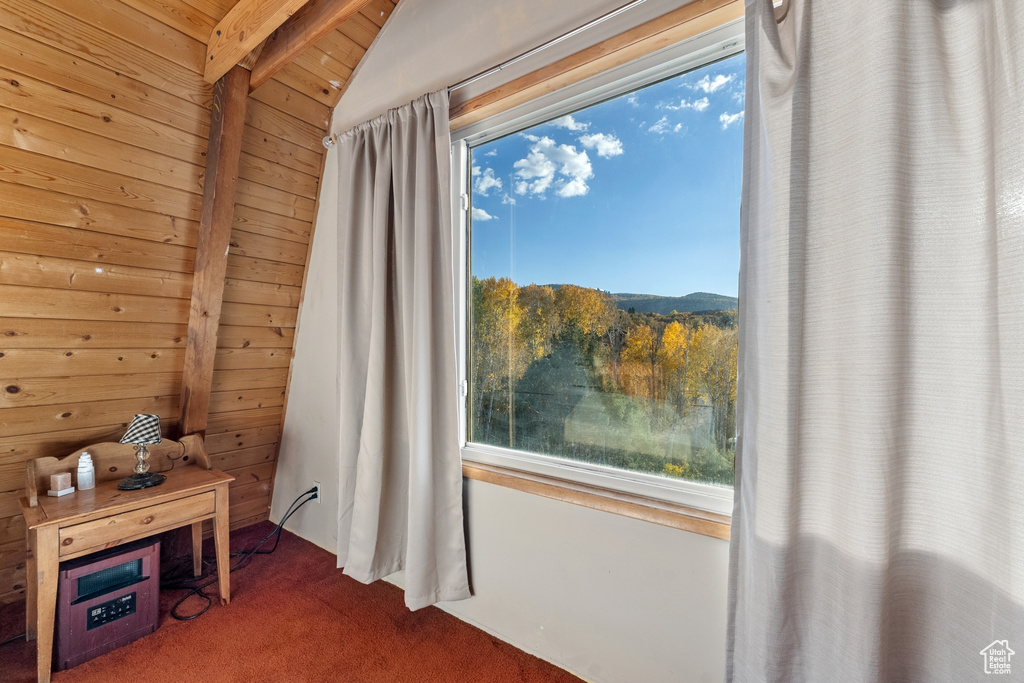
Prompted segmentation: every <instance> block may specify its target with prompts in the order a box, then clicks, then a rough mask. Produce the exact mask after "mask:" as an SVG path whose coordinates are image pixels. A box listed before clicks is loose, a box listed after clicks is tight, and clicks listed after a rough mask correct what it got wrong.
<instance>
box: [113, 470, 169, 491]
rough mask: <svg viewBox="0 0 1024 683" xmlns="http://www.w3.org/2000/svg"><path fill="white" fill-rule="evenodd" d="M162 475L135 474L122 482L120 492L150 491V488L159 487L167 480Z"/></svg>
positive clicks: (119, 485) (118, 486)
mask: <svg viewBox="0 0 1024 683" xmlns="http://www.w3.org/2000/svg"><path fill="white" fill-rule="evenodd" d="M166 479H167V477H165V476H164V475H162V474H157V473H156V472H146V473H145V474H133V475H131V476H129V477H125V478H124V479H122V480H121V483H120V484H118V485H117V488H118V490H120V491H135V490H137V489H148V488H149V487H150V486H159V485H160V484H162V483H164V480H166Z"/></svg>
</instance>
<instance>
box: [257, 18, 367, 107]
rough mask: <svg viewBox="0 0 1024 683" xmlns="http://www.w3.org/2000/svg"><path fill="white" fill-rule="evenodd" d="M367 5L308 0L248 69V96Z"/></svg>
mask: <svg viewBox="0 0 1024 683" xmlns="http://www.w3.org/2000/svg"><path fill="white" fill-rule="evenodd" d="M368 4H370V0H310V1H309V2H308V3H307V4H306V5H305V6H304V7H303V8H302V9H300V10H299V11H298V12H296V13H295V15H294V16H293V17H292V18H291V19H289V20H288V21H286V22H285V23H284V24H282V25H281V27H280V28H279V29H277V30H276V31H274V33H273V35H271V36H270V38H268V39H267V42H266V44H265V45H264V46H263V52H261V53H260V58H259V59H258V60H257V61H256V64H255V66H253V68H252V78H251V79H250V81H249V92H252V91H253V90H255V89H256V88H258V87H260V86H261V85H263V84H264V83H266V82H267V81H269V80H270V79H271V78H273V77H274V74H276V73H277V72H278V71H280V70H281V69H283V68H284V67H286V66H288V65H289V64H291V63H292V61H293V60H294V59H295V58H296V57H298V56H299V55H301V54H302V53H303V52H305V51H306V50H307V49H308V48H309V47H310V46H312V45H315V44H316V43H318V42H320V39H321V38H323V37H324V36H326V35H327V34H329V33H330V32H331V31H333V30H334V29H336V28H338V26H340V25H341V24H342V23H344V22H345V20H346V19H348V18H349V17H351V16H352V15H353V14H355V13H356V12H358V11H359V10H361V9H362V8H363V7H365V6H366V5H368Z"/></svg>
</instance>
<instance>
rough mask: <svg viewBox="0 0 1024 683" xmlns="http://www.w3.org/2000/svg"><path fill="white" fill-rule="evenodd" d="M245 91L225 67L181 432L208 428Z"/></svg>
mask: <svg viewBox="0 0 1024 683" xmlns="http://www.w3.org/2000/svg"><path fill="white" fill-rule="evenodd" d="M248 92H249V72H248V71H246V70H245V69H242V68H241V67H236V68H233V69H231V70H230V71H228V72H227V73H226V74H225V75H224V77H223V78H221V79H220V80H218V81H217V84H216V86H215V87H214V96H213V106H212V108H211V110H210V111H211V118H210V146H209V148H208V150H207V154H206V159H207V163H206V184H205V186H204V191H203V213H202V218H201V219H200V230H199V241H198V243H197V246H196V266H195V273H194V275H193V279H192V299H191V304H190V307H189V322H188V341H187V343H186V345H185V366H184V371H183V374H182V384H181V397H182V401H181V412H180V418H179V426H180V428H181V430H182V433H183V434H192V433H200V434H201V433H203V431H204V430H205V429H206V413H207V408H208V406H209V402H210V384H211V381H212V378H213V360H214V356H215V350H216V348H217V326H218V325H219V323H220V316H221V304H222V300H223V295H224V274H225V271H226V269H227V255H228V244H229V241H230V238H231V223H232V216H233V215H234V200H235V187H236V184H237V180H238V165H239V162H240V159H241V154H242V130H243V129H244V127H245V106H246V99H247V97H246V96H247V94H248ZM243 324H253V323H251V322H246V323H243Z"/></svg>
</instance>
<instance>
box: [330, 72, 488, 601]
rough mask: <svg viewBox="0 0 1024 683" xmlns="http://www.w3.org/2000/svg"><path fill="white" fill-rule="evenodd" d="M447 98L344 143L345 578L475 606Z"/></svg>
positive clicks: (410, 109)
mask: <svg viewBox="0 0 1024 683" xmlns="http://www.w3.org/2000/svg"><path fill="white" fill-rule="evenodd" d="M450 144H451V143H450V138H449V133H448V95H447V92H446V91H441V92H437V93H433V94H430V95H426V96H424V97H422V98H420V99H418V100H416V101H414V102H412V103H410V104H409V105H407V106H404V107H399V108H397V109H393V110H391V111H389V112H387V113H386V114H384V115H382V116H380V117H378V118H376V119H374V120H372V121H369V122H367V123H364V124H362V125H360V126H358V127H356V128H354V129H353V130H351V131H349V132H347V133H345V134H344V135H342V136H341V137H340V138H339V139H338V149H337V161H338V169H339V174H338V179H339V188H338V202H339V206H338V252H339V253H338V288H339V289H338V331H339V337H340V340H341V345H340V348H339V349H338V351H339V354H340V363H339V378H338V379H339V391H340V409H341V435H340V444H341V445H340V453H339V457H340V487H339V490H340V492H341V504H340V509H339V519H338V566H343V567H344V568H345V569H344V571H345V573H346V574H348V575H349V576H352V577H354V578H356V579H358V580H360V581H363V582H370V581H374V580H377V579H379V578H382V577H384V576H387V575H389V574H392V573H394V572H396V571H399V570H402V569H404V570H405V601H406V604H407V605H408V606H409V608H410V609H419V608H421V607H425V606H427V605H431V604H433V603H435V602H438V601H442V600H460V599H463V598H466V597H469V584H468V580H467V572H466V550H465V538H464V535H463V525H462V469H461V461H460V453H459V434H458V417H457V415H458V414H457V396H458V392H457V390H456V377H457V374H456V365H455V364H456V356H455V323H454V284H453V279H452V274H453V268H452V247H451V244H452V234H451V193H450V187H451V157H450Z"/></svg>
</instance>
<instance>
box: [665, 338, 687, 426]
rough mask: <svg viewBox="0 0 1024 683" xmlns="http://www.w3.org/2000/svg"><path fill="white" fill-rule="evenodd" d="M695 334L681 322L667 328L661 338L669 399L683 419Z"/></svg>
mask: <svg viewBox="0 0 1024 683" xmlns="http://www.w3.org/2000/svg"><path fill="white" fill-rule="evenodd" d="M692 336H693V332H692V331H691V330H690V328H688V327H686V326H685V325H683V324H682V323H680V322H679V321H673V322H671V323H669V324H668V325H667V326H666V327H665V332H664V333H663V334H662V337H661V347H662V348H661V359H662V368H663V372H664V377H665V382H666V383H667V385H668V387H667V391H666V393H667V394H668V398H669V399H670V400H674V401H675V403H676V409H677V410H678V411H679V415H680V416H681V417H686V401H687V389H688V382H687V380H688V379H689V373H690V372H692V369H691V368H690V340H691V337H692Z"/></svg>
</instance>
